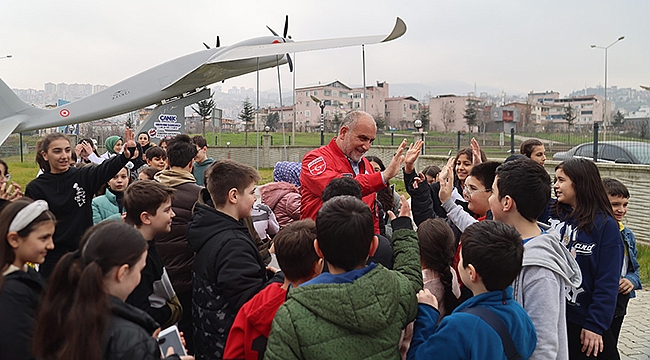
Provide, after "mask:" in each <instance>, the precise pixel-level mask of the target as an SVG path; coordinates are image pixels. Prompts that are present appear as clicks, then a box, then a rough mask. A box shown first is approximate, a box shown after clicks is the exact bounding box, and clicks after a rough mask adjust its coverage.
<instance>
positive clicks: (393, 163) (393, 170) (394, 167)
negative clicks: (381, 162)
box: [384, 139, 406, 182]
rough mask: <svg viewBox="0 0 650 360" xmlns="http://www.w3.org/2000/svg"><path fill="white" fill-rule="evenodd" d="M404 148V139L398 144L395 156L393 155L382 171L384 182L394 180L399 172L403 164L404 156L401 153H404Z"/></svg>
mask: <svg viewBox="0 0 650 360" xmlns="http://www.w3.org/2000/svg"><path fill="white" fill-rule="evenodd" d="M405 148H406V139H404V140H403V141H402V143H401V144H399V147H398V148H397V151H396V152H395V155H393V158H392V159H391V160H390V163H388V166H386V170H384V180H385V181H386V182H388V180H390V179H392V178H394V177H395V176H396V175H397V173H398V172H399V170H400V167H401V166H402V163H403V162H404V155H402V153H403V152H404V149H405Z"/></svg>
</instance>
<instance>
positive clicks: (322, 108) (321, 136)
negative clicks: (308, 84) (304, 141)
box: [311, 95, 325, 146]
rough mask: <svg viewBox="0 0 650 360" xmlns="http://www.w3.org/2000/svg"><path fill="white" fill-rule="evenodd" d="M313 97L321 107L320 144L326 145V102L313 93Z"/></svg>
mask: <svg viewBox="0 0 650 360" xmlns="http://www.w3.org/2000/svg"><path fill="white" fill-rule="evenodd" d="M311 99H312V100H314V102H315V103H316V104H318V106H319V107H320V144H321V146H323V145H325V113H324V112H325V103H324V102H323V101H321V100H320V99H319V98H317V97H315V96H314V95H311Z"/></svg>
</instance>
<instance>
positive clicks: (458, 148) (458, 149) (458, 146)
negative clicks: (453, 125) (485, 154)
mask: <svg viewBox="0 0 650 360" xmlns="http://www.w3.org/2000/svg"><path fill="white" fill-rule="evenodd" d="M456 151H460V130H458V141H457V144H456Z"/></svg>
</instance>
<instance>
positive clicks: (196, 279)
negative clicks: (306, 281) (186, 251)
mask: <svg viewBox="0 0 650 360" xmlns="http://www.w3.org/2000/svg"><path fill="white" fill-rule="evenodd" d="M259 180H260V176H259V174H258V173H257V170H255V169H254V168H252V167H250V166H248V165H242V164H238V163H236V162H234V161H231V160H223V161H219V162H215V163H214V164H212V165H211V166H210V167H209V168H208V169H207V170H206V185H207V191H206V190H205V189H204V190H202V192H201V195H200V196H199V201H198V202H197V203H196V205H195V206H194V211H193V214H192V219H191V220H190V223H189V225H188V230H187V240H188V242H189V243H190V245H191V246H192V248H193V249H194V251H196V256H195V258H194V265H193V267H192V291H193V292H192V317H193V319H194V327H195V331H194V346H195V356H196V359H221V358H222V357H223V351H224V347H225V345H226V338H227V336H228V332H229V331H230V327H231V326H232V324H233V321H234V319H235V316H236V315H237V312H238V311H239V308H241V306H242V305H243V304H244V303H245V302H247V301H248V300H250V299H251V298H252V297H253V296H254V295H255V294H257V293H258V292H259V291H260V290H262V289H263V288H264V287H265V286H266V285H267V284H268V283H269V282H271V281H283V279H282V274H281V273H276V274H275V275H274V276H273V278H271V279H270V278H269V275H267V271H266V266H265V264H264V262H263V260H262V258H261V256H260V254H259V252H258V250H257V247H256V246H255V243H254V242H253V240H252V239H251V237H250V234H249V232H248V229H247V228H246V227H245V226H244V225H243V224H242V222H241V219H243V218H246V217H249V216H251V211H252V208H253V203H255V183H257V182H258V181H259ZM213 204H214V205H213Z"/></svg>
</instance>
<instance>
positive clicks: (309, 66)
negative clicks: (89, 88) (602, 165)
mask: <svg viewBox="0 0 650 360" xmlns="http://www.w3.org/2000/svg"><path fill="white" fill-rule="evenodd" d="M316 4H317V5H316ZM0 10H1V11H0V56H2V55H5V54H12V55H13V58H11V59H0V78H2V79H3V80H4V81H5V82H6V83H7V84H8V85H9V86H10V87H12V88H35V89H43V84H44V83H45V82H54V83H59V82H66V83H91V84H104V85H112V84H114V83H116V82H118V81H120V80H122V79H125V78H127V77H129V76H132V75H135V74H137V73H139V72H141V71H143V70H146V69H148V68H151V67H153V66H155V65H157V64H160V63H162V62H165V61H167V60H171V59H173V58H176V57H179V56H182V55H185V54H187V53H190V52H195V51H200V50H202V49H204V47H203V45H202V44H201V43H202V42H206V43H208V44H210V45H214V42H215V36H216V35H219V36H220V38H221V45H222V46H225V45H229V44H233V43H235V42H238V41H241V40H245V39H248V38H252V37H256V36H266V35H269V32H268V30H267V29H266V28H265V25H269V26H270V27H272V28H273V29H275V31H276V32H278V33H282V28H283V25H284V15H285V14H288V15H289V34H290V35H292V36H293V39H294V40H296V41H299V40H313V39H322V38H335V37H346V36H361V35H378V34H388V32H389V31H390V30H391V29H392V27H393V25H394V23H395V18H396V17H397V16H399V17H401V18H402V19H403V20H404V21H405V22H406V25H407V27H408V30H407V32H406V34H405V35H404V36H403V37H402V38H400V39H398V40H396V41H393V42H390V43H386V44H378V45H369V46H366V65H367V83H368V84H372V83H374V82H375V81H377V80H379V81H387V82H388V83H389V84H390V83H424V84H427V83H441V82H442V83H444V82H452V81H458V82H463V83H467V84H471V87H473V84H476V85H477V88H478V91H479V92H480V91H481V90H482V88H490V89H502V90H504V91H506V92H507V93H509V94H514V93H522V94H524V93H527V92H529V91H531V90H532V91H545V90H555V91H559V92H560V94H561V95H566V94H567V93H569V92H571V91H573V90H578V89H582V88H583V87H585V86H588V87H590V86H591V87H594V86H598V85H601V86H602V84H603V82H604V51H603V50H598V49H591V48H590V45H591V44H596V45H599V46H607V45H609V44H610V43H612V42H614V41H615V40H616V39H617V38H618V37H619V36H625V40H623V41H621V42H620V43H618V44H616V45H615V46H614V47H612V48H610V50H609V58H608V60H609V65H608V68H609V71H608V75H609V78H608V84H609V85H610V86H611V85H617V86H619V87H632V88H636V89H639V85H640V84H645V85H650V1H647V0H621V1H609V0H572V1H556V0H547V1H461V0H450V1H436V0H429V1H419V0H415V1H408V2H405V1H385V0H374V1H364V0H356V1H350V0H343V1H340V0H329V1H320V2H315V1H305V0H303V1H282V0H275V1H261V0H260V1H249V0H233V1H223V0H222V1H216V0H189V1H188V0H186V1H178V0H174V1H168V0H157V1H141V0H128V1H127V0H111V1H88V0H83V1H82V0H76V1H73V0H58V1H39V0H28V1H3V3H2V6H1V7H0ZM295 63H296V85H297V86H299V87H300V86H305V85H310V84H315V83H318V82H319V81H322V82H329V81H332V80H335V79H338V80H341V81H343V82H344V83H346V84H348V85H360V84H361V83H362V71H361V70H362V64H361V49H360V47H353V48H346V49H335V50H323V51H316V52H310V53H299V54H296V59H295ZM281 73H282V75H281V79H282V80H281V82H282V87H283V91H289V90H290V88H291V82H292V77H291V75H290V74H289V71H288V67H287V66H286V65H285V66H283V67H281ZM255 82H256V80H255V75H254V74H249V75H245V76H242V77H239V78H234V79H230V80H226V82H225V84H222V87H223V89H224V91H225V90H227V89H229V88H230V87H232V86H237V87H240V86H245V87H252V88H255ZM260 88H261V90H277V88H278V85H277V73H276V70H275V69H269V70H265V71H263V72H262V74H261V85H260ZM469 90H471V89H468V91H469ZM391 95H400V94H391ZM401 95H408V94H401ZM433 95H437V94H433Z"/></svg>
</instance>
